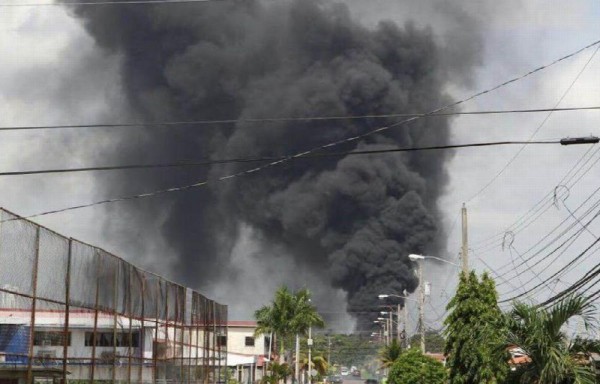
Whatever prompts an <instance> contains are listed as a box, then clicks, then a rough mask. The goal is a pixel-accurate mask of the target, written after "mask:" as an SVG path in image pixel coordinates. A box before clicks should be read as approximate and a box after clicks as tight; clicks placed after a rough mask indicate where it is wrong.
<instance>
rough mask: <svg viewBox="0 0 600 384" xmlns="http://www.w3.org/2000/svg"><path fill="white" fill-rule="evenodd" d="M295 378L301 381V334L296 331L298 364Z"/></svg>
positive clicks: (297, 381)
mask: <svg viewBox="0 0 600 384" xmlns="http://www.w3.org/2000/svg"><path fill="white" fill-rule="evenodd" d="M294 380H295V382H296V383H299V382H300V335H299V334H297V333H296V366H295V370H294Z"/></svg>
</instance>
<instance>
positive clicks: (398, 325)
mask: <svg viewBox="0 0 600 384" xmlns="http://www.w3.org/2000/svg"><path fill="white" fill-rule="evenodd" d="M403 293H404V295H396V294H393V293H381V294H379V295H377V297H378V298H379V299H380V300H382V299H387V298H388V297H398V298H400V299H404V300H409V301H415V302H419V300H416V299H413V298H410V297H408V296H407V293H406V289H405V290H404V292H403ZM396 316H397V317H398V323H397V324H396V325H397V330H396V333H397V337H398V342H399V343H401V342H402V339H401V337H402V336H401V335H402V333H404V337H405V340H404V345H405V346H406V347H407V346H408V340H406V327H407V325H408V308H407V307H406V304H404V332H401V331H400V304H398V306H397V309H396Z"/></svg>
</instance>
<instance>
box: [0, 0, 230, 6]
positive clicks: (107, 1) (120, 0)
mask: <svg viewBox="0 0 600 384" xmlns="http://www.w3.org/2000/svg"><path fill="white" fill-rule="evenodd" d="M215 1H226V0H100V1H73V2H68V3H67V2H61V3H54V2H52V3H15V4H13V3H1V4H0V7H57V6H58V7H62V6H70V5H77V6H79V5H132V4H183V3H207V2H215Z"/></svg>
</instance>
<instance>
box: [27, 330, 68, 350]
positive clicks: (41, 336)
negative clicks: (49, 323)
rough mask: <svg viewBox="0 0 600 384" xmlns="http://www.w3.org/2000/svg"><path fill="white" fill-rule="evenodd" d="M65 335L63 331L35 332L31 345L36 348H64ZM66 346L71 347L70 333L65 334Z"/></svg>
mask: <svg viewBox="0 0 600 384" xmlns="http://www.w3.org/2000/svg"><path fill="white" fill-rule="evenodd" d="M64 340H65V333H64V332H63V331H35V332H34V333H33V345H36V346H64V345H65V344H64ZM66 341H67V345H68V346H69V345H71V332H68V333H67V340H66Z"/></svg>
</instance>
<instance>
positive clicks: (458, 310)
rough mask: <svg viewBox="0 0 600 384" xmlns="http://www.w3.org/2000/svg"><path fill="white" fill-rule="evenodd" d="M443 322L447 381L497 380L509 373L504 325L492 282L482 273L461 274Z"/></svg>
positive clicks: (480, 381)
mask: <svg viewBox="0 0 600 384" xmlns="http://www.w3.org/2000/svg"><path fill="white" fill-rule="evenodd" d="M447 309H448V311H450V314H449V316H448V317H447V318H446V320H445V322H444V324H445V325H446V329H445V331H444V333H445V336H446V347H445V351H444V353H445V354H446V355H447V361H446V367H447V368H449V378H448V379H449V383H450V384H466V383H490V384H492V383H498V382H502V381H503V380H504V378H505V377H506V375H507V373H508V369H509V366H508V360H509V357H510V356H509V355H508V352H507V351H506V349H505V346H506V344H505V339H506V328H505V326H504V317H503V314H502V312H501V311H500V308H499V307H498V294H497V292H496V286H495V284H494V281H493V280H492V279H491V278H490V277H489V276H488V275H487V274H486V273H484V274H483V276H482V277H481V281H480V280H479V279H478V277H477V275H476V274H475V272H471V273H470V274H469V275H466V274H464V273H462V274H461V276H460V282H459V285H458V289H457V292H456V295H455V296H454V297H453V298H452V300H450V303H448V307H447Z"/></svg>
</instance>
